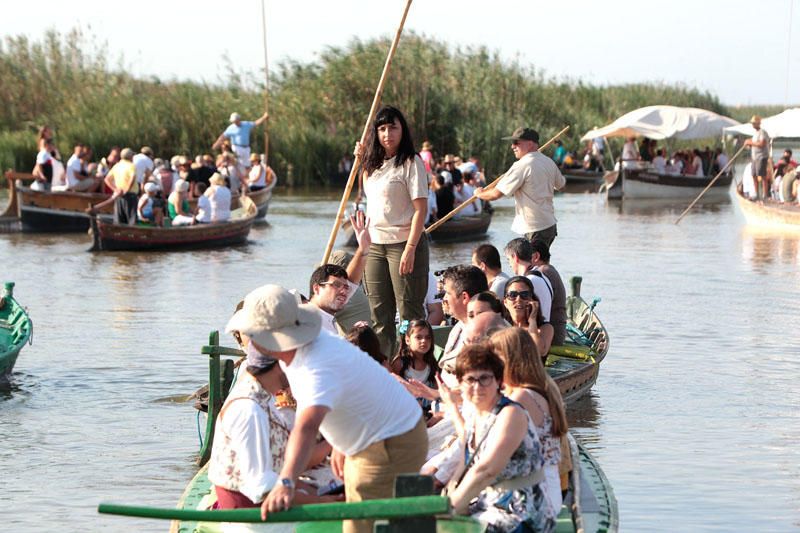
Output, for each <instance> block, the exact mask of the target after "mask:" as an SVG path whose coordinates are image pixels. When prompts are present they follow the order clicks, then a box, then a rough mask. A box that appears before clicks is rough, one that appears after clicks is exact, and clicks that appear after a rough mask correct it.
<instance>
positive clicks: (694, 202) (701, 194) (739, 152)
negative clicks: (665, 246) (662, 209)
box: [675, 145, 747, 224]
mask: <svg viewBox="0 0 800 533" xmlns="http://www.w3.org/2000/svg"><path fill="white" fill-rule="evenodd" d="M745 148H747V146H744V145H742V147H741V148H739V151H738V152H736V154H734V156H733V157H731V158H730V160H729V161H728V164H727V165H725V166H724V167H722V170H720V171H719V173H718V174H717V175H716V176H714V179H712V180H711V181H709V182H708V185H706V188H705V189H703V190H702V191H700V194H698V195H697V198H695V199H694V201H692V203H690V204H689V207H687V208H686V209H685V210H684V211H683V213H681V216H679V217H678V220H676V221H675V224H680V222H681V219H683V217H685V216H686V213H688V212H689V211H690V210H691V209H692V208H693V207H694V204H696V203H697V202H698V201H700V198H702V197H703V195H704V194H705V193H706V191H707V190H708V189H710V188H711V186H712V185H714V183H715V182H716V181H717V179H718V178H719V177H720V176H722V175H723V174H724V173H725V171H726V170H728V169H729V168H730V166H731V165H732V164H733V162H734V160H736V158H737V157H739V155H740V154H741V153H742V152H744V149H745Z"/></svg>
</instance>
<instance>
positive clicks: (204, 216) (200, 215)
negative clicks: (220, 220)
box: [194, 182, 211, 224]
mask: <svg viewBox="0 0 800 533" xmlns="http://www.w3.org/2000/svg"><path fill="white" fill-rule="evenodd" d="M207 188H208V186H207V185H206V184H205V183H203V182H200V183H198V184H197V185H195V189H196V190H197V195H198V196H197V213H195V215H194V220H195V222H197V223H198V224H209V223H211V200H209V199H208V196H206V195H205V192H206V189H207Z"/></svg>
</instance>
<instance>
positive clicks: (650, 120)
mask: <svg viewBox="0 0 800 533" xmlns="http://www.w3.org/2000/svg"><path fill="white" fill-rule="evenodd" d="M738 124H739V123H738V122H736V121H735V120H733V119H732V118H729V117H724V116H722V115H718V114H716V113H714V112H712V111H708V110H706V109H698V108H696V107H675V106H670V105H652V106H648V107H642V108H639V109H634V110H633V111H631V112H630V113H626V114H625V115H622V116H621V117H619V118H618V119H617V120H615V121H614V122H612V123H611V124H609V125H607V126H603V127H602V128H596V129H593V130H591V131H589V132H588V133H586V135H584V136H583V137H581V140H582V141H588V140H590V139H595V138H597V137H631V136H633V137H647V138H649V139H659V140H661V139H706V138H709V137H717V136H719V135H722V131H723V129H724V128H727V127H730V126H736V125H738Z"/></svg>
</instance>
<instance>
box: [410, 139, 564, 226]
mask: <svg viewBox="0 0 800 533" xmlns="http://www.w3.org/2000/svg"><path fill="white" fill-rule="evenodd" d="M568 129H569V126H566V127H564V129H562V130H561V131H559V132H558V133H556V134H555V136H554V137H553V138H552V139H550V140H549V141H547V142H546V143H544V144H543V145H542V146H540V147H539V151H540V152H541V151H542V150H544V149H545V148H547V147H548V146H550V145H551V144H552V143H554V142H555V140H556V139H558V138H559V137H561V136H562V135H563V134H564V133H565V132H566V131H567V130H568ZM502 177H503V176H498V177H497V178H495V179H494V181H492V182H491V183H490V184H489V185H487V186H486V187H484V189H483V190H484V191H490V190H492V189H494V188H495V187H497V182H498V181H500V178H502ZM477 199H478V197H477V196H475V195H473V196H472V198H470V199H469V200H467V201H465V202H464V203H462V204H461V205H459V206H458V207H456V208H455V209H453V210H452V211H450V212H449V213H447V214H446V215H445V216H443V217H442V218H440V219H439V220H437V221H436V222H434V223H433V224H431V225H430V226H428V227H427V229H426V230H425V233H430V232H432V231H436V229H437V228H438V227H439V226H441V225H442V224H444V223H445V222H447V221H448V220H450V219H451V218H453V217H454V216H455V215H456V213H459V212H461V211H462V210H463V209H466V207H467V206H468V205H471V204H472V202H474V201H475V200H477Z"/></svg>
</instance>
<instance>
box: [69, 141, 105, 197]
mask: <svg viewBox="0 0 800 533" xmlns="http://www.w3.org/2000/svg"><path fill="white" fill-rule="evenodd" d="M85 155H86V146H85V145H83V144H80V143H79V144H76V145H75V147H74V148H73V151H72V156H71V157H70V158H69V159H68V160H67V166H66V169H65V170H66V174H67V190H69V191H75V192H95V191H97V190H98V189H99V188H100V184H101V183H102V182H103V180H102V179H101V178H97V177H92V176H89V175H88V174H87V173H86V171H85V169H84V168H83V158H84V156H85Z"/></svg>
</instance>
